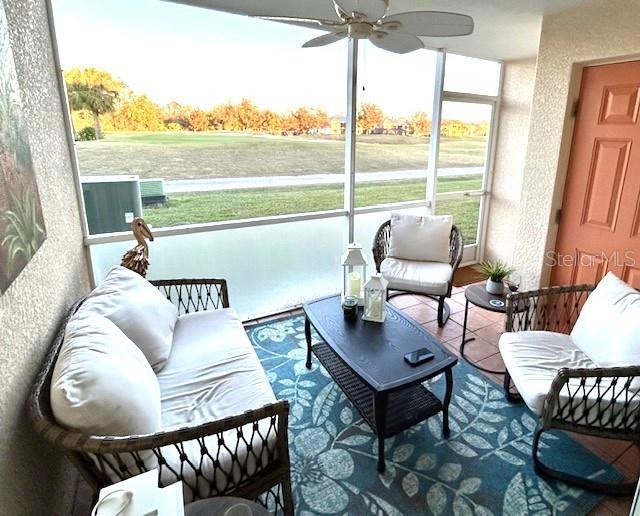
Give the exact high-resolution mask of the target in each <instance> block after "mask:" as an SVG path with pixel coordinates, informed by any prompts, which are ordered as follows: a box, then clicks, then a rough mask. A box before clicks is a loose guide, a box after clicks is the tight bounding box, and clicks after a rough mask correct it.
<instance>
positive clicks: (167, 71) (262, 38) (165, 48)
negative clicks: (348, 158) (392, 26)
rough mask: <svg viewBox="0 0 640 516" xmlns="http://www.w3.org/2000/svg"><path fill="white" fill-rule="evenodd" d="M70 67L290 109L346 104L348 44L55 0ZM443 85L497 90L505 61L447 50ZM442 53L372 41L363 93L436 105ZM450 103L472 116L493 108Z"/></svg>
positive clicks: (170, 10)
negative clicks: (400, 50) (399, 49)
mask: <svg viewBox="0 0 640 516" xmlns="http://www.w3.org/2000/svg"><path fill="white" fill-rule="evenodd" d="M52 3H53V7H54V19H55V24H56V33H57V39H58V46H59V50H60V59H61V64H62V68H63V69H69V68H71V67H74V66H78V67H81V68H82V67H89V66H93V67H96V68H100V69H104V70H106V71H108V72H110V73H111V74H113V75H114V76H116V77H118V78H119V79H121V80H122V81H124V82H125V83H126V84H127V85H128V86H129V87H130V88H131V89H132V90H133V91H134V92H136V93H138V94H142V93H144V94H147V95H148V96H149V97H150V98H151V99H152V100H153V101H154V102H156V103H158V104H167V103H168V102H170V101H177V102H180V103H181V104H191V105H193V106H196V107H200V108H203V109H210V108H211V107H213V106H214V105H216V104H220V103H223V102H227V101H238V100H240V99H242V98H243V97H247V98H250V99H251V100H252V101H253V102H254V103H256V104H257V105H259V106H260V107H261V108H269V109H273V110H275V111H279V112H287V111H290V110H292V109H295V108H296V107H298V106H301V105H306V106H314V107H320V108H322V109H324V110H325V111H327V112H328V113H329V114H330V115H332V116H334V115H341V114H343V113H344V112H345V111H346V102H347V101H346V85H347V43H346V41H341V42H338V43H334V44H332V45H328V46H325V47H321V48H313V49H303V48H301V45H302V43H304V42H305V41H307V40H308V39H311V38H313V37H316V36H318V35H320V34H322V32H320V31H316V30H312V29H305V28H301V27H295V26H291V25H285V24H282V23H274V22H269V21H263V20H258V19H252V18H248V17H245V16H238V15H233V14H227V13H222V12H217V11H213V10H208V9H201V8H197V7H190V6H184V5H178V4H173V3H170V2H162V1H159V0H135V1H132V0H53V2H52ZM448 63H449V64H448V66H447V75H446V81H445V85H446V86H447V87H454V86H456V85H458V86H461V87H462V89H461V88H456V89H457V90H458V91H462V90H463V89H466V88H468V87H469V85H470V84H473V89H475V90H476V92H478V93H492V94H495V93H497V86H496V84H497V66H496V65H495V64H494V63H490V62H487V61H481V60H477V59H470V58H461V57H459V56H452V55H450V56H448ZM434 72H435V53H434V52H432V51H429V50H418V51H416V52H412V53H410V54H406V55H397V54H392V53H389V52H385V51H382V50H380V49H378V48H376V47H374V46H373V45H371V44H370V43H368V42H364V44H363V45H361V47H360V59H359V62H358V73H359V87H358V95H359V101H360V102H373V103H376V104H378V105H380V106H381V107H382V108H383V110H384V111H385V113H386V114H388V115H390V116H406V115H410V114H412V113H415V112H416V111H426V112H428V113H431V111H432V103H433V84H434ZM449 111H452V114H453V115H458V116H457V117H458V118H460V117H465V118H467V119H469V121H476V120H478V119H481V118H483V117H484V116H485V115H484V113H485V110H473V109H469V106H466V107H465V109H464V110H462V109H457V107H456V106H451V108H450V109H449Z"/></svg>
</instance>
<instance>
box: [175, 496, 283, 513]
mask: <svg viewBox="0 0 640 516" xmlns="http://www.w3.org/2000/svg"><path fill="white" fill-rule="evenodd" d="M234 505H244V506H245V507H248V508H249V510H250V511H251V512H249V513H248V514H251V515H252V516H271V513H270V512H269V511H267V510H266V509H265V508H264V507H262V505H259V504H257V503H255V502H252V501H251V500H245V499H244V498H236V497H233V496H216V497H214V498H206V499H204V500H198V501H196V502H192V503H190V504H188V505H186V506H185V508H184V514H185V516H214V515H215V516H224V515H225V513H226V511H228V510H229V509H230V508H231V507H233V506H234ZM238 514H242V515H244V514H245V512H239V513H238ZM229 516H236V512H235V511H230V512H229Z"/></svg>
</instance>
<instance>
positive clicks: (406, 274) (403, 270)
mask: <svg viewBox="0 0 640 516" xmlns="http://www.w3.org/2000/svg"><path fill="white" fill-rule="evenodd" d="M380 272H381V273H382V275H383V276H384V278H385V279H386V280H387V281H388V282H389V288H390V289H398V290H409V291H413V292H421V293H424V294H430V295H434V296H438V295H446V294H447V291H448V289H449V281H451V278H452V276H453V268H452V267H451V265H449V264H448V263H441V262H419V261H413V260H400V259H398V258H385V259H384V260H383V261H382V263H381V264H380Z"/></svg>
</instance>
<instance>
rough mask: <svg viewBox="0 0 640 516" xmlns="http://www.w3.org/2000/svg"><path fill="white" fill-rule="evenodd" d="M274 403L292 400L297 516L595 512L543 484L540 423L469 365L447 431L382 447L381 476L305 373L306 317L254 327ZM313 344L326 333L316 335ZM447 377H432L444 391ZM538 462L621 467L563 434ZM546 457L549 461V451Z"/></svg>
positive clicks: (347, 420) (437, 424) (435, 421)
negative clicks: (535, 439) (537, 452)
mask: <svg viewBox="0 0 640 516" xmlns="http://www.w3.org/2000/svg"><path fill="white" fill-rule="evenodd" d="M248 333H249V337H250V339H251V341H252V342H253V344H254V346H255V347H256V350H257V353H258V356H259V357H260V360H261V362H262V364H263V366H264V368H265V370H266V371H267V374H268V377H269V380H270V381H271V384H272V386H273V389H274V392H275V393H276V396H277V397H278V398H282V399H288V400H289V402H290V404H291V407H290V408H291V413H290V417H289V428H290V434H289V443H290V450H291V477H292V480H293V489H294V498H295V504H296V514H297V515H299V516H310V515H313V514H342V515H345V514H349V515H364V514H385V515H390V516H399V515H405V516H406V515H411V514H435V515H438V514H446V515H449V514H456V515H473V514H477V515H483V516H484V515H491V514H496V515H497V514H506V515H518V516H520V515H526V514H536V515H544V514H554V515H555V514H562V515H568V514H572V515H573V514H587V513H588V512H589V511H590V510H591V509H592V508H593V507H594V506H595V505H596V503H597V502H598V501H599V500H600V497H599V496H598V495H594V494H592V493H589V492H585V491H582V490H580V489H576V488H572V487H568V486H566V485H565V484H562V483H560V482H554V481H548V480H543V479H542V478H540V477H538V476H537V475H536V474H535V472H534V471H533V465H532V462H531V442H532V432H533V430H534V428H535V425H536V419H535V416H534V415H533V414H532V413H531V412H530V411H529V410H528V409H527V407H526V406H525V405H524V404H511V403H508V402H507V401H505V399H504V396H503V393H502V389H501V387H500V386H497V385H496V384H494V383H493V382H491V381H490V380H488V379H486V378H485V377H484V376H482V375H481V374H480V373H479V372H478V371H476V370H475V369H473V368H472V367H471V366H469V365H467V364H465V363H459V364H458V365H457V366H456V367H455V368H454V396H453V400H452V403H451V407H450V426H451V436H450V438H449V439H448V440H445V439H444V438H443V437H442V420H441V417H440V416H436V417H433V418H431V419H429V420H427V421H426V422H423V423H421V424H419V425H417V426H415V427H413V428H411V429H409V430H407V431H406V432H404V433H402V434H399V435H396V436H395V437H393V438H390V439H387V440H386V460H387V461H386V464H387V470H386V472H385V473H384V474H383V475H379V474H378V473H377V470H376V461H377V445H376V437H375V436H374V435H373V433H372V432H371V430H370V428H369V427H368V425H367V424H366V423H364V422H363V420H362V419H361V417H360V415H359V414H358V413H357V411H356V410H355V409H354V408H353V406H352V404H351V402H350V401H349V400H348V399H347V398H346V397H345V395H344V394H342V392H341V391H340V389H339V388H338V386H337V385H336V384H335V383H334V382H333V381H332V380H331V378H330V377H329V375H328V373H327V372H326V371H325V370H324V368H323V367H322V366H320V365H319V363H318V361H317V360H316V359H315V358H314V361H313V367H312V369H311V370H307V368H306V367H305V358H306V342H305V338H304V318H303V316H294V317H288V318H284V319H280V320H276V321H273V322H269V323H265V324H260V325H257V326H254V327H252V328H250V329H249V330H248ZM314 339H318V336H317V335H316V334H314ZM443 384H444V379H443V378H440V379H434V380H432V383H431V387H430V388H431V389H432V390H433V392H434V393H435V394H436V395H438V396H441V395H442V390H443V389H444V385H443ZM544 435H545V434H543V442H542V448H543V450H542V457H543V458H545V459H546V460H547V461H548V462H550V463H552V464H555V465H564V466H565V467H566V466H570V467H571V469H572V470H573V471H577V472H581V473H586V474H588V475H592V476H594V477H595V476H598V477H600V478H607V479H610V478H618V477H619V475H618V474H617V472H615V470H614V469H613V468H611V467H610V466H609V465H607V464H606V463H605V462H603V461H602V460H600V459H599V458H598V457H596V456H595V455H593V454H592V453H590V452H589V451H587V450H586V449H585V448H583V447H582V446H581V445H580V444H578V443H576V442H575V441H574V440H572V439H570V438H569V437H567V436H566V435H564V434H562V433H558V434H555V435H553V434H552V435H549V434H546V435H547V437H546V438H545V437H544ZM545 452H546V455H545Z"/></svg>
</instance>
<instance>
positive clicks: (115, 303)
mask: <svg viewBox="0 0 640 516" xmlns="http://www.w3.org/2000/svg"><path fill="white" fill-rule="evenodd" d="M80 311H82V312H85V311H88V312H92V313H95V314H98V315H103V316H104V317H106V318H107V319H109V320H110V321H111V322H113V323H114V324H115V325H116V326H117V327H118V328H120V329H121V330H122V331H123V332H124V334H125V335H126V336H127V337H129V339H131V340H132V341H133V343H134V344H135V345H136V346H138V348H140V350H141V351H142V352H143V353H144V356H145V357H147V360H148V361H149V364H151V367H152V368H153V370H154V371H155V372H158V371H160V370H161V369H162V368H163V367H164V365H165V363H166V361H167V358H168V357H169V353H170V351H171V342H172V339H173V329H174V327H175V324H176V320H177V319H178V309H177V308H176V307H175V306H174V305H173V304H172V303H171V302H170V301H168V300H167V299H166V298H165V297H164V296H163V295H162V294H161V293H160V292H159V291H158V289H157V288H155V287H154V286H153V285H151V283H149V282H148V281H147V280H146V279H144V278H143V277H142V276H140V275H139V274H137V273H135V272H133V271H131V270H129V269H127V268H126V267H121V266H117V267H114V268H113V269H111V271H110V272H109V274H108V275H107V277H106V278H105V279H104V281H102V283H100V285H98V286H97V287H96V288H95V290H94V291H93V292H91V294H89V296H88V297H87V299H86V300H85V301H84V303H83V304H82V306H81V307H80Z"/></svg>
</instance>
